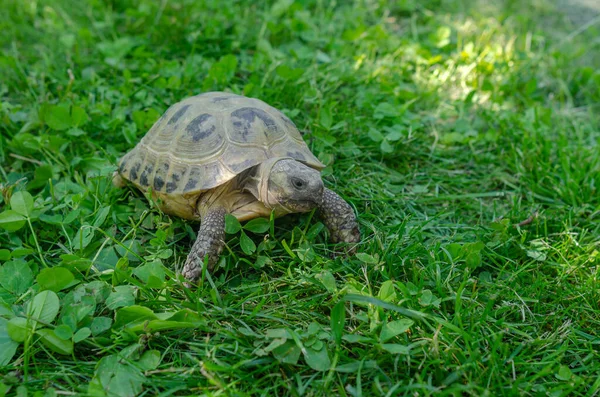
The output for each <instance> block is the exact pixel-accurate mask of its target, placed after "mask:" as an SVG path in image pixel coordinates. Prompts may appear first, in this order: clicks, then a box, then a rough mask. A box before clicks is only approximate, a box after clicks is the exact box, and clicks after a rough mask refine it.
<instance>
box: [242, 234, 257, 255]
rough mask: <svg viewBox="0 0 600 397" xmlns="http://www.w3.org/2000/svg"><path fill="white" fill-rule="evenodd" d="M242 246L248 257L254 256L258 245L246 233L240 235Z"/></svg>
mask: <svg viewBox="0 0 600 397" xmlns="http://www.w3.org/2000/svg"><path fill="white" fill-rule="evenodd" d="M240 246H241V247H242V251H244V253H245V254H246V255H252V254H253V253H254V251H256V244H254V241H252V239H251V238H250V237H248V236H247V235H246V233H244V232H242V233H241V234H240Z"/></svg>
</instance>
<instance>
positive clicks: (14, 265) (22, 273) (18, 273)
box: [0, 259, 33, 295]
mask: <svg viewBox="0 0 600 397" xmlns="http://www.w3.org/2000/svg"><path fill="white" fill-rule="evenodd" d="M31 284H33V272H32V271H31V269H30V268H29V265H28V264H27V262H25V261H24V260H22V259H14V260H12V261H9V262H6V263H5V264H4V265H2V267H0V285H2V286H3V287H4V288H6V289H7V290H8V291H9V292H12V293H13V294H16V295H20V294H22V293H23V292H25V291H27V289H28V288H29V287H30V286H31Z"/></svg>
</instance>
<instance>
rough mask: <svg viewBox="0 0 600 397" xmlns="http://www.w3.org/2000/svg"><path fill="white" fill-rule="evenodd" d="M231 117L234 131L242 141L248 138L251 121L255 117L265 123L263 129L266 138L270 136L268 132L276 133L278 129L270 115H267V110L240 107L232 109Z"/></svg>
mask: <svg viewBox="0 0 600 397" xmlns="http://www.w3.org/2000/svg"><path fill="white" fill-rule="evenodd" d="M231 117H232V118H233V119H234V120H233V127H234V129H235V131H234V133H235V134H236V135H238V136H240V137H241V138H242V139H243V140H244V141H247V140H248V138H247V136H248V134H250V133H251V132H252V123H253V122H254V120H256V119H257V118H258V119H260V120H261V121H262V122H263V123H264V124H265V127H267V129H266V130H265V135H266V137H267V140H269V139H270V138H271V136H270V135H271V134H270V133H273V134H276V133H277V131H278V129H277V124H276V123H275V120H273V119H272V118H271V116H269V115H268V114H267V112H265V111H264V110H262V109H257V108H240V109H237V110H235V111H233V112H232V113H231Z"/></svg>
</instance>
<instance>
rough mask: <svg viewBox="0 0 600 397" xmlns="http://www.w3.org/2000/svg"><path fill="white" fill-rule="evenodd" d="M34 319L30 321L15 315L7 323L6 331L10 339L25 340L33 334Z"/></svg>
mask: <svg viewBox="0 0 600 397" xmlns="http://www.w3.org/2000/svg"><path fill="white" fill-rule="evenodd" d="M32 328H33V321H28V320H27V319H26V318H24V317H13V318H11V319H10V320H9V321H8V324H6V331H7V333H8V336H10V339H12V340H14V341H15V342H21V343H22V342H25V339H27V336H28V335H29V334H31V332H32Z"/></svg>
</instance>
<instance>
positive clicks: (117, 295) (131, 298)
mask: <svg viewBox="0 0 600 397" xmlns="http://www.w3.org/2000/svg"><path fill="white" fill-rule="evenodd" d="M135 291H136V288H135V287H134V286H131V285H119V286H117V287H115V290H114V291H113V292H111V293H110V295H109V296H108V298H107V299H106V306H107V307H108V308H109V309H111V310H115V309H117V308H119V307H125V306H131V305H133V304H134V303H135V295H134V294H135Z"/></svg>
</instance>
